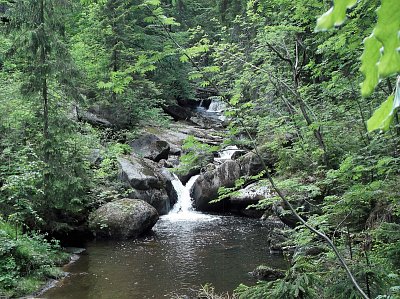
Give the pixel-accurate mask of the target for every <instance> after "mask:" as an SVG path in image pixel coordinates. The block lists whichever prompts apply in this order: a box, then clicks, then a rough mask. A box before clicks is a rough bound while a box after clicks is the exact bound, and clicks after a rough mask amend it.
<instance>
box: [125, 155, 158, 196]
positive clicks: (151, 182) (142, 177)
mask: <svg viewBox="0 0 400 299" xmlns="http://www.w3.org/2000/svg"><path fill="white" fill-rule="evenodd" d="M118 162H119V165H120V167H121V174H120V176H121V179H122V180H123V181H125V182H127V183H128V184H129V185H130V186H131V187H132V188H135V189H138V190H148V189H151V188H158V189H160V188H162V187H163V183H162V180H161V178H160V177H159V176H158V175H157V171H156V169H155V168H154V167H152V165H151V163H146V161H145V160H144V159H140V158H138V157H135V156H133V155H132V156H130V157H127V158H118Z"/></svg>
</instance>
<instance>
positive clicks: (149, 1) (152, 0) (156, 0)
mask: <svg viewBox="0 0 400 299" xmlns="http://www.w3.org/2000/svg"><path fill="white" fill-rule="evenodd" d="M144 4H146V5H152V6H158V5H160V4H161V1H160V0H146V1H145V2H144Z"/></svg>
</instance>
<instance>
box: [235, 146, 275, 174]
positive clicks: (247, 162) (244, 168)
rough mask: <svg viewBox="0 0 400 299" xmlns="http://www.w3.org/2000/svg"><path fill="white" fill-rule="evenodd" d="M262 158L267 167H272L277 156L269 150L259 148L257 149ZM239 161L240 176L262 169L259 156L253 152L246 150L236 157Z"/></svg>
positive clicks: (256, 172)
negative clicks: (243, 153) (242, 154)
mask: <svg viewBox="0 0 400 299" xmlns="http://www.w3.org/2000/svg"><path fill="white" fill-rule="evenodd" d="M259 152H260V153H261V156H262V159H263V161H264V163H265V165H266V166H267V167H269V168H270V169H272V168H273V167H274V165H275V163H276V162H277V160H278V159H277V157H276V155H274V153H272V152H271V151H269V150H267V149H265V148H261V149H259ZM238 161H239V163H240V171H241V175H242V176H253V175H257V174H259V173H260V172H261V171H262V170H264V167H263V163H262V161H261V159H260V158H259V156H258V155H257V154H256V153H255V152H254V151H252V152H248V153H247V154H245V155H244V156H241V157H240V158H239V159H238Z"/></svg>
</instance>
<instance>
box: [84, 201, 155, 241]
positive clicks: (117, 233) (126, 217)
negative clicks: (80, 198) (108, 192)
mask: <svg viewBox="0 0 400 299" xmlns="http://www.w3.org/2000/svg"><path fill="white" fill-rule="evenodd" d="M158 218H159V216H158V213H157V211H156V209H155V208H153V207H152V206H151V205H149V204H148V203H146V202H145V201H143V200H139V199H129V198H124V199H120V200H117V201H113V202H109V203H107V204H105V205H103V206H102V207H100V208H98V209H97V210H96V211H94V212H93V213H92V214H91V215H90V218H89V227H90V229H91V230H92V231H93V233H94V234H95V235H96V236H98V237H103V238H111V239H120V240H126V239H133V238H137V237H139V236H141V235H142V234H144V233H146V232H148V231H149V230H151V228H152V227H153V226H154V225H155V224H156V222H157V220H158Z"/></svg>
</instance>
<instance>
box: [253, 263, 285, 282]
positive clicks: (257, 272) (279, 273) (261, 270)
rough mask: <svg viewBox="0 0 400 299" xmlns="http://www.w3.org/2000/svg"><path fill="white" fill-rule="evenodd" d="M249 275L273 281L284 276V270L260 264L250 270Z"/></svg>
mask: <svg viewBox="0 0 400 299" xmlns="http://www.w3.org/2000/svg"><path fill="white" fill-rule="evenodd" d="M250 274H251V276H253V277H254V278H256V279H258V280H266V281H273V280H277V279H279V278H283V277H285V271H283V270H280V269H274V268H271V267H268V266H265V265H260V266H258V267H257V268H255V269H254V270H253V271H252V272H250Z"/></svg>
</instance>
